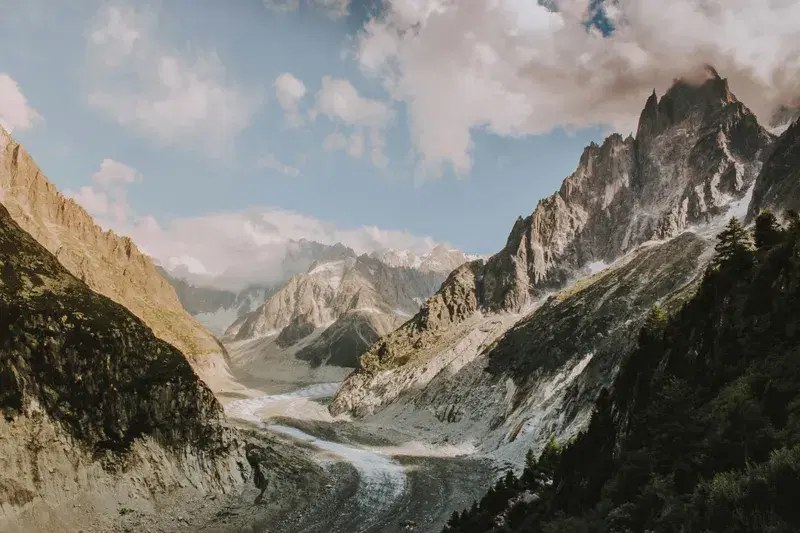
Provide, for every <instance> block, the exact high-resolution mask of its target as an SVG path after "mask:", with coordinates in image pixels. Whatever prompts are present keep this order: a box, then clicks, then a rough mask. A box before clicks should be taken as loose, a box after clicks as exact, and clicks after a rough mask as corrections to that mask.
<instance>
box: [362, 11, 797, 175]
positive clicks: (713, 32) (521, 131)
mask: <svg viewBox="0 0 800 533" xmlns="http://www.w3.org/2000/svg"><path fill="white" fill-rule="evenodd" d="M553 3H554V4H555V6H556V8H557V10H551V9H548V8H547V7H545V6H543V5H541V4H540V3H538V2H536V1H533V0H470V1H469V2H463V1H456V0H387V1H386V3H385V6H384V10H383V12H382V14H381V15H380V16H378V17H377V18H374V19H372V20H370V21H369V22H367V23H366V25H365V26H364V28H363V31H362V32H361V35H360V37H359V39H358V43H357V51H356V57H357V59H358V61H359V63H360V65H361V67H362V69H363V70H364V71H365V72H366V73H368V74H369V75H371V76H375V77H377V78H378V79H379V80H380V81H381V82H382V83H383V85H384V86H385V87H386V89H387V90H388V91H389V93H390V94H391V95H392V97H393V98H394V99H395V100H398V101H402V102H404V103H405V104H406V106H407V110H408V114H409V119H410V120H409V122H410V127H411V135H412V140H413V143H414V146H415V149H416V151H417V154H418V157H419V162H420V165H421V169H422V170H423V171H424V173H425V174H426V175H427V176H434V177H435V176H438V175H440V174H441V172H442V171H443V170H444V169H445V168H448V167H450V168H452V169H453V170H454V171H455V172H456V173H459V174H465V173H467V172H469V171H470V169H471V167H472V149H473V141H472V134H473V132H474V131H475V130H476V129H483V130H486V131H488V132H491V133H495V134H498V135H503V136H522V135H531V134H541V133H546V132H549V131H551V130H552V129H554V128H558V127H564V128H567V129H573V128H582V127H587V126H594V125H610V126H611V127H612V128H614V129H615V130H617V131H620V132H623V133H628V132H630V131H634V130H635V121H636V118H637V117H638V114H639V111H640V110H641V107H642V105H643V104H644V101H645V99H646V98H647V96H648V93H650V91H652V90H653V89H654V88H655V89H656V90H657V91H659V93H662V92H663V91H664V90H665V89H666V88H667V87H668V86H669V85H670V84H671V83H672V81H673V79H675V78H679V77H691V76H695V75H697V74H698V72H701V71H702V69H704V66H705V65H706V64H710V65H713V66H714V67H715V68H716V69H717V70H718V71H719V72H720V73H721V74H722V75H723V76H725V77H727V78H728V79H729V81H730V85H731V88H732V90H733V91H734V92H735V93H736V94H737V96H738V97H739V98H740V99H741V100H742V101H743V102H745V103H746V104H747V105H748V106H749V107H750V108H751V109H752V110H753V111H754V112H755V113H756V114H757V115H758V116H759V118H760V119H761V120H762V121H763V122H765V123H766V122H768V121H769V118H770V116H771V114H772V113H773V112H774V110H775V109H776V108H777V107H778V106H779V105H780V104H787V103H791V102H795V101H796V98H797V96H798V95H800V32H798V31H797V21H798V20H800V3H799V2H797V1H796V0H674V1H672V2H670V3H669V4H668V5H667V4H664V3H663V2H661V1H660V0H607V1H606V3H605V6H604V9H605V15H606V17H607V18H608V19H609V20H610V21H611V22H612V24H613V25H614V27H615V30H614V32H613V33H612V34H611V35H610V36H608V37H606V36H604V35H603V34H602V33H601V32H600V31H599V30H597V28H591V29H589V30H587V28H586V26H585V23H586V21H587V20H589V19H590V18H591V17H592V16H593V15H594V13H592V12H590V1H589V0H556V1H555V2H553ZM591 4H594V2H591Z"/></svg>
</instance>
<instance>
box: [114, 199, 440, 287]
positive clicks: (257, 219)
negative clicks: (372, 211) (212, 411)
mask: <svg viewBox="0 0 800 533" xmlns="http://www.w3.org/2000/svg"><path fill="white" fill-rule="evenodd" d="M124 234H126V235H129V236H130V237H131V238H132V239H133V240H134V241H135V242H136V244H137V246H139V247H140V248H141V249H142V250H143V251H145V252H146V253H148V254H150V255H151V256H153V257H155V258H156V260H157V261H158V262H160V263H161V264H163V265H165V266H168V267H170V268H176V267H178V266H180V265H182V266H183V267H185V268H186V269H187V270H188V271H190V272H193V273H195V274H205V275H206V276H208V277H212V278H216V282H217V283H224V284H226V285H229V286H231V287H242V286H245V285H247V284H250V283H271V282H276V281H279V280H281V279H284V276H285V274H286V273H285V270H284V269H285V266H286V264H285V262H284V260H285V259H286V257H287V253H295V252H296V251H297V249H298V245H297V241H300V240H301V239H307V240H309V241H315V242H319V243H322V244H329V245H330V244H335V243H337V242H341V243H343V244H345V245H346V246H349V247H351V248H353V249H354V250H355V251H356V252H358V253H369V252H372V251H375V250H384V249H387V248H395V249H411V250H412V251H414V252H416V253H425V252H429V251H430V250H431V249H433V247H434V246H436V244H437V242H435V241H434V240H433V239H431V238H430V237H419V236H415V235H412V234H410V233H408V232H405V231H396V230H384V229H379V228H377V227H374V226H362V227H356V228H342V227H339V226H338V225H337V224H335V223H332V222H325V221H321V220H318V219H316V218H313V217H310V216H308V215H304V214H301V213H296V212H292V211H286V210H283V209H278V208H261V209H250V210H247V211H240V212H230V213H220V214H214V215H208V216H201V217H194V218H182V219H175V220H172V221H170V222H168V223H167V224H165V225H163V226H162V225H159V224H158V223H157V222H156V221H155V219H153V218H152V217H142V218H140V219H139V220H138V221H137V222H136V223H135V224H132V225H130V226H129V227H127V228H125V229H124Z"/></svg>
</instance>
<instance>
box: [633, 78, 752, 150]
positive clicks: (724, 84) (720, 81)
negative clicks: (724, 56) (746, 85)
mask: <svg viewBox="0 0 800 533" xmlns="http://www.w3.org/2000/svg"><path fill="white" fill-rule="evenodd" d="M704 78H705V79H703V80H702V81H700V82H699V83H698V82H697V81H690V80H681V79H679V80H675V82H674V83H673V85H672V87H671V88H670V89H669V90H668V91H667V93H666V94H664V96H663V97H662V98H661V100H659V99H658V96H657V95H656V92H655V90H654V91H653V94H651V95H650V98H648V99H647V102H646V103H645V106H644V109H643V110H642V113H641V115H640V116H639V127H638V128H637V130H636V138H637V139H640V140H643V139H645V138H646V137H648V136H652V135H658V134H660V133H662V132H663V131H664V130H666V129H668V128H669V127H671V126H673V125H675V124H678V123H680V122H683V121H684V120H686V119H687V118H689V117H690V115H692V114H694V113H698V112H699V113H701V114H703V113H708V112H710V111H714V110H716V109H720V108H722V107H725V106H728V105H730V104H734V103H736V102H737V100H736V97H735V96H734V95H733V93H732V92H731V90H730V87H729V86H728V80H726V79H724V78H721V77H720V76H719V74H718V73H717V71H716V70H714V69H713V68H712V67H707V68H706V72H705V76H704Z"/></svg>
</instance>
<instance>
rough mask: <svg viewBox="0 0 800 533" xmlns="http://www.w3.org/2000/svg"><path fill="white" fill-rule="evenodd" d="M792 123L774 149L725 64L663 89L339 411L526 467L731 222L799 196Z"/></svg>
mask: <svg viewBox="0 0 800 533" xmlns="http://www.w3.org/2000/svg"><path fill="white" fill-rule="evenodd" d="M796 128H797V124H795V125H793V126H792V127H790V128H788V129H787V130H786V132H785V133H784V135H783V136H782V137H781V138H779V139H777V141H776V139H775V137H774V136H773V135H772V134H770V133H769V132H768V131H767V130H766V129H765V128H763V127H762V126H761V125H759V123H758V121H757V120H756V117H755V116H754V115H753V114H752V113H751V112H750V111H749V110H748V109H747V107H746V106H745V105H744V104H743V103H742V102H740V101H738V100H737V99H736V97H735V96H734V95H733V94H732V93H731V91H730V89H729V87H728V84H727V82H726V80H724V79H722V78H721V77H720V76H719V75H718V74H717V73H716V72H714V71H709V75H708V79H707V80H706V81H705V82H704V83H702V84H700V85H692V84H689V83H686V82H682V81H677V82H676V83H675V84H674V85H673V86H672V87H671V88H670V89H669V90H668V91H667V93H666V94H664V95H663V96H662V97H661V98H660V99H659V98H658V97H657V96H656V94H655V93H654V94H653V95H651V97H650V98H649V99H648V100H647V101H646V102H645V105H644V108H643V110H642V112H641V116H640V119H639V124H638V128H637V132H636V136H635V137H633V136H629V137H627V138H623V137H622V136H620V135H617V134H614V135H611V136H609V137H608V138H607V139H606V140H605V142H603V144H602V145H596V144H592V145H590V146H589V147H587V148H586V150H585V151H584V153H583V155H582V156H581V158H580V161H579V163H578V167H577V169H576V170H575V172H574V173H573V174H572V175H570V176H569V177H568V178H567V179H565V180H564V182H563V183H562V186H561V188H560V189H559V191H557V192H556V193H555V194H553V195H552V196H550V197H548V198H546V199H544V200H542V201H540V202H539V204H538V205H537V206H536V209H535V210H534V212H533V213H532V214H531V215H530V216H528V217H526V218H519V219H518V220H517V222H516V223H515V224H514V227H513V228H512V230H511V232H510V235H509V238H508V241H507V243H506V246H505V247H504V248H503V249H502V250H501V251H500V252H498V253H497V254H495V255H493V256H492V257H491V258H489V259H488V260H487V261H474V262H470V263H467V264H465V265H464V266H462V267H460V268H459V269H457V270H455V271H454V272H453V273H452V274H450V276H449V277H448V279H447V280H446V281H445V283H444V284H443V285H442V287H441V289H440V290H439V291H438V292H437V293H436V294H435V295H434V296H433V297H432V298H430V299H429V300H428V301H427V302H426V303H425V304H424V305H423V306H422V308H421V309H420V311H419V313H417V314H416V315H415V316H414V317H413V318H412V319H410V320H409V321H408V322H406V323H405V324H404V325H402V326H401V327H400V328H399V329H397V330H396V331H394V332H392V333H390V334H389V335H386V336H385V337H383V338H381V339H380V340H379V341H378V342H376V343H375V344H374V345H373V346H372V347H371V348H370V349H369V351H368V352H367V353H366V354H365V355H364V356H363V357H362V359H361V361H360V366H359V368H358V369H357V370H356V371H355V372H354V373H353V374H352V375H350V376H349V377H348V378H347V379H346V381H345V383H344V384H343V386H342V387H341V388H340V390H339V391H338V392H337V394H336V396H335V398H334V400H333V402H332V404H331V406H330V409H331V412H332V413H333V414H334V415H339V414H342V413H351V414H353V415H356V416H359V417H365V418H366V419H367V420H370V421H373V422H375V423H379V424H396V423H402V424H403V425H404V427H414V428H415V429H416V430H417V431H419V432H420V433H421V434H423V435H425V436H426V437H428V438H431V439H440V440H442V439H444V440H446V441H447V442H459V441H465V440H468V441H474V442H477V443H479V447H480V448H481V449H483V450H485V451H487V452H491V453H496V454H501V455H503V456H508V457H512V458H514V457H515V458H516V459H517V460H520V459H521V458H522V456H523V455H524V453H525V452H526V450H528V449H530V448H531V447H534V448H535V449H541V447H542V446H543V445H544V444H545V443H546V442H547V441H548V440H549V439H550V438H551V437H553V436H555V437H557V438H558V439H559V440H560V441H564V440H568V439H569V438H570V437H571V436H573V435H575V434H576V433H577V432H578V431H579V430H580V429H581V428H583V427H585V425H586V423H587V422H588V419H589V416H590V414H591V410H592V407H593V405H594V400H595V399H596V397H597V395H598V394H599V393H600V391H601V390H602V389H603V387H607V386H609V385H610V384H611V383H612V381H613V379H614V376H615V375H616V372H617V370H618V368H619V365H620V360H621V357H622V356H623V355H624V354H625V353H626V352H627V351H629V350H630V349H631V348H632V347H634V346H635V343H636V338H637V332H638V330H639V326H640V324H641V323H642V321H643V320H644V318H645V317H646V315H647V313H648V312H649V310H650V309H651V308H652V306H653V305H655V304H660V305H662V306H663V307H665V308H667V309H678V308H680V306H681V305H682V303H683V302H684V301H686V299H688V298H690V297H691V295H692V293H693V291H694V290H695V288H696V286H697V284H698V283H699V280H700V278H701V277H702V273H703V272H704V269H705V267H706V264H707V262H708V261H709V260H710V258H711V255H712V252H713V236H714V235H715V234H716V232H717V231H718V230H719V229H720V228H721V227H722V225H724V222H725V221H726V220H727V218H730V217H731V216H734V215H735V216H738V217H740V218H742V219H744V218H745V217H746V215H747V214H748V212H749V213H750V216H751V217H752V215H753V213H756V212H758V210H760V209H763V208H767V207H770V208H776V209H779V208H785V207H790V206H792V205H793V202H795V201H796V200H794V199H790V198H792V197H793V195H791V192H790V191H792V190H793V187H795V186H796V185H795V182H796V179H795V180H793V179H787V177H786V176H785V175H781V176H780V177H774V176H775V173H774V172H773V171H772V170H771V169H773V170H774V169H776V168H781V169H783V168H785V163H786V162H785V161H784V160H785V159H786V158H792V160H793V158H794V157H795V156H796V153H794V152H796V150H794V148H795V144H794V142H796V136H797V131H796ZM793 139H794V140H793ZM795 168H796V167H795ZM791 172H793V171H790V174H791ZM784 174H785V172H784ZM794 176H795V177H796V174H795V175H794ZM781 188H785V190H786V191H787V194H785V195H780V194H774V193H775V192H777V191H779V190H781ZM767 191H770V192H767ZM794 197H795V198H796V195H794Z"/></svg>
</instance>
